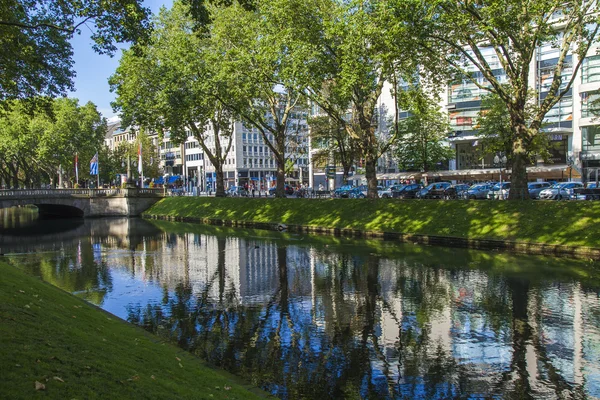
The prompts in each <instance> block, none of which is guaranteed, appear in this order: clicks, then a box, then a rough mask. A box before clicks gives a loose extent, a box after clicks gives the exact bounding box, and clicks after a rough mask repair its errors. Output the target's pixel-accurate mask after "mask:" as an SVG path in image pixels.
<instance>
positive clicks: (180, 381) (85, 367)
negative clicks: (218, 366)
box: [0, 263, 262, 399]
mask: <svg viewBox="0 0 600 400" xmlns="http://www.w3.org/2000/svg"><path fill="white" fill-rule="evenodd" d="M0 274H1V276H2V279H0V376H1V377H2V383H1V384H0V398H1V399H34V398H42V397H43V398H49V399H74V398H77V399H92V398H94V399H139V398H144V399H208V398H219V399H223V398H229V399H234V398H237V399H246V398H260V397H259V396H257V395H255V394H254V393H252V392H250V391H248V390H246V389H244V388H243V387H242V386H241V385H240V384H239V383H235V380H236V379H234V378H232V377H230V376H229V375H228V374H225V373H224V372H221V371H217V370H214V369H211V368H209V367H207V366H206V365H205V364H204V363H203V362H202V361H200V360H199V359H198V358H196V357H194V356H192V355H191V354H189V353H186V352H184V351H183V350H181V349H178V348H177V347H175V346H174V345H170V344H168V343H164V342H161V341H160V340H159V338H158V337H155V336H152V335H150V334H148V333H146V332H144V331H143V330H142V329H141V328H136V327H135V326H133V325H130V324H127V323H125V322H123V321H121V320H119V319H118V318H116V317H113V316H111V315H110V314H108V313H106V312H104V311H101V310H99V309H97V308H94V307H93V306H91V305H89V304H87V303H85V302H84V301H83V300H81V299H78V298H76V297H75V296H72V295H70V294H68V293H67V292H64V291H62V290H60V289H58V288H56V287H54V286H51V285H50V284H47V283H44V282H42V281H40V280H39V279H36V278H34V277H31V276H28V275H26V274H25V273H24V272H22V271H19V270H17V269H16V268H14V267H12V266H10V265H7V264H3V263H0ZM36 382H37V383H38V390H36ZM261 393H262V392H261Z"/></svg>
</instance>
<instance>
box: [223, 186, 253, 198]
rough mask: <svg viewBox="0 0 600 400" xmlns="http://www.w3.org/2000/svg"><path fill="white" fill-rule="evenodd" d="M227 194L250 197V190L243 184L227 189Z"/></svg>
mask: <svg viewBox="0 0 600 400" xmlns="http://www.w3.org/2000/svg"><path fill="white" fill-rule="evenodd" d="M225 195H226V196H231V197H248V191H247V190H246V189H244V187H242V186H230V187H229V188H228V189H227V190H226V191H225Z"/></svg>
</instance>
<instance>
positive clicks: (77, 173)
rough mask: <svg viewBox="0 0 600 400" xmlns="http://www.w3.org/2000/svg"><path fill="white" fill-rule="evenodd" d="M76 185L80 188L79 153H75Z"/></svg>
mask: <svg viewBox="0 0 600 400" xmlns="http://www.w3.org/2000/svg"><path fill="white" fill-rule="evenodd" d="M75 185H77V186H79V153H75Z"/></svg>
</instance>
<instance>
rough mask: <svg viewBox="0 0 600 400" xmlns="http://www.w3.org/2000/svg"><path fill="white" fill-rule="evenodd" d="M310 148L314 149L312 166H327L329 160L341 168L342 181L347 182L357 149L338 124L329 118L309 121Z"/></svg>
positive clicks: (318, 116) (317, 117)
mask: <svg viewBox="0 0 600 400" xmlns="http://www.w3.org/2000/svg"><path fill="white" fill-rule="evenodd" d="M308 125H309V127H310V137H311V147H312V149H313V150H314V149H316V151H315V152H314V153H313V156H312V159H313V163H314V164H319V165H323V166H324V165H329V163H330V162H331V160H333V161H334V162H335V163H336V164H337V163H339V164H340V165H341V166H342V171H343V175H342V180H343V181H344V183H346V182H347V181H348V178H349V176H350V170H351V169H352V167H353V166H354V164H355V163H356V161H357V159H358V155H359V152H358V149H357V145H356V143H355V140H353V139H352V138H351V137H350V136H349V135H348V134H347V133H346V130H345V129H344V127H343V126H341V125H340V124H339V123H336V122H334V121H333V120H332V119H331V118H330V117H328V116H325V115H317V116H314V117H312V118H310V119H309V121H308Z"/></svg>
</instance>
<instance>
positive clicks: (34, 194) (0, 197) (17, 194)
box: [0, 189, 164, 217]
mask: <svg viewBox="0 0 600 400" xmlns="http://www.w3.org/2000/svg"><path fill="white" fill-rule="evenodd" d="M163 196H164V192H163V189H24V190H0V208H7V207H13V206H23V205H28V204H33V205H35V206H36V207H37V208H38V209H39V210H40V214H41V215H54V216H69V217H74V216H76V217H104V216H127V217H133V216H136V215H139V214H141V213H142V212H143V211H145V210H146V209H147V208H148V207H150V206H151V205H152V204H154V203H156V202H157V201H158V200H159V199H160V198H161V197H163Z"/></svg>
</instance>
